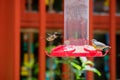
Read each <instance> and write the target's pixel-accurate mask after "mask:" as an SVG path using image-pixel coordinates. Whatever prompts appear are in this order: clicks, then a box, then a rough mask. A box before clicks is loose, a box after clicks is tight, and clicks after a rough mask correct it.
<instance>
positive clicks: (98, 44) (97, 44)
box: [94, 41, 106, 47]
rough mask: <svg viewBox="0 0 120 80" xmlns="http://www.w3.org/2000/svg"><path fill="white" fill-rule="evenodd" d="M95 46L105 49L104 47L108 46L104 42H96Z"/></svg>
mask: <svg viewBox="0 0 120 80" xmlns="http://www.w3.org/2000/svg"><path fill="white" fill-rule="evenodd" d="M94 44H95V45H96V46H99V47H100V46H101V47H103V46H106V45H105V44H104V43H102V42H98V41H94Z"/></svg>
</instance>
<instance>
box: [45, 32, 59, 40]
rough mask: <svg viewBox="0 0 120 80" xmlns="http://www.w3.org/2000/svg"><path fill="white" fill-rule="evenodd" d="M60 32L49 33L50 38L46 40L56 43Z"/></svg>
mask: <svg viewBox="0 0 120 80" xmlns="http://www.w3.org/2000/svg"><path fill="white" fill-rule="evenodd" d="M57 34H58V32H54V34H49V33H47V35H48V37H47V38H46V40H47V41H54V40H55V39H56V38H57V37H58V36H57Z"/></svg>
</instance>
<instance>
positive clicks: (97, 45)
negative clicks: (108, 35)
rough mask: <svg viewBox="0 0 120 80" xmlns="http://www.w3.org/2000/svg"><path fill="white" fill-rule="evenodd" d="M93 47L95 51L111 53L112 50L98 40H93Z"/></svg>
mask: <svg viewBox="0 0 120 80" xmlns="http://www.w3.org/2000/svg"><path fill="white" fill-rule="evenodd" d="M92 45H93V47H94V48H95V49H97V50H100V51H103V52H106V51H109V49H110V48H111V47H110V46H108V45H106V44H104V43H102V42H99V41H97V40H96V39H92Z"/></svg>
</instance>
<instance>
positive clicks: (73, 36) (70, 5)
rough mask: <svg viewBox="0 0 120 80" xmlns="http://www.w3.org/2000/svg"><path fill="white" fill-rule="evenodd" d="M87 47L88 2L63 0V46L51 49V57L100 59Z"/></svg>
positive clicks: (101, 53) (85, 0) (99, 52)
mask: <svg viewBox="0 0 120 80" xmlns="http://www.w3.org/2000/svg"><path fill="white" fill-rule="evenodd" d="M107 53H108V51H106V53H104V54H103V52H102V51H100V50H96V49H95V48H94V47H93V46H91V45H89V0H64V45H59V46H57V47H55V48H53V49H52V51H51V53H50V54H47V55H48V56H52V57H102V56H105V55H106V54H107Z"/></svg>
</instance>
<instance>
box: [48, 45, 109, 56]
mask: <svg viewBox="0 0 120 80" xmlns="http://www.w3.org/2000/svg"><path fill="white" fill-rule="evenodd" d="M107 53H108V52H106V53H105V54H104V55H103V53H102V51H98V50H96V49H95V48H94V47H93V46H90V45H84V46H75V45H67V46H65V45H59V46H57V47H56V48H54V49H53V50H52V51H51V54H49V55H48V54H47V55H48V56H51V57H102V56H105V55H106V54H107Z"/></svg>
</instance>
